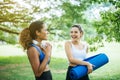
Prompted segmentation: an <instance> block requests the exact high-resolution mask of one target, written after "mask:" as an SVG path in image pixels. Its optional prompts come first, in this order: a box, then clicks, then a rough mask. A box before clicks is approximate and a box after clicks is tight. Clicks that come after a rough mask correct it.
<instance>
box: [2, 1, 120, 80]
mask: <svg viewBox="0 0 120 80" xmlns="http://www.w3.org/2000/svg"><path fill="white" fill-rule="evenodd" d="M35 20H43V21H44V22H45V23H46V25H47V27H48V31H49V33H50V34H49V39H48V41H49V42H50V43H51V44H52V46H53V50H52V59H51V63H50V67H51V71H52V75H53V80H65V76H66V70H67V66H68V61H67V58H66V55H65V51H64V42H65V41H66V40H70V36H69V30H70V27H71V26H72V25H73V24H80V25H81V26H82V28H83V30H84V36H83V38H82V39H83V40H85V41H86V42H87V43H88V44H89V48H90V49H89V54H88V56H92V55H95V54H98V53H105V54H106V55H107V56H108V57H109V63H108V64H106V65H105V66H103V67H101V68H99V69H98V70H96V71H94V72H92V73H91V74H90V79H91V80H120V64H119V61H120V58H119V57H120V1H119V0H0V80H23V79H24V80H34V75H33V72H32V69H31V66H30V64H29V61H28V59H27V56H26V52H24V51H23V49H22V47H21V46H20V45H19V33H20V32H21V30H22V29H23V28H25V27H28V26H29V24H30V23H31V22H32V21H35Z"/></svg>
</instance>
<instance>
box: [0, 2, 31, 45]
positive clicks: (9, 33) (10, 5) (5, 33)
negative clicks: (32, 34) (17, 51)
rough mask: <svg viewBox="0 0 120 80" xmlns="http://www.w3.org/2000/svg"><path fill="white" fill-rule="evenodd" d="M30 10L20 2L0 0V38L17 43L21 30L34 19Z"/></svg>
mask: <svg viewBox="0 0 120 80" xmlns="http://www.w3.org/2000/svg"><path fill="white" fill-rule="evenodd" d="M29 13H30V11H29V10H28V9H27V8H26V7H23V6H21V5H20V4H19V3H17V2H14V1H11V0H4V1H1V2H0V14H1V15H0V35H1V36H0V40H1V41H3V42H8V43H12V44H14V43H16V41H17V37H16V35H18V34H19V31H20V30H21V28H22V27H24V26H27V24H28V22H30V20H31V19H32V17H31V15H30V14H29Z"/></svg>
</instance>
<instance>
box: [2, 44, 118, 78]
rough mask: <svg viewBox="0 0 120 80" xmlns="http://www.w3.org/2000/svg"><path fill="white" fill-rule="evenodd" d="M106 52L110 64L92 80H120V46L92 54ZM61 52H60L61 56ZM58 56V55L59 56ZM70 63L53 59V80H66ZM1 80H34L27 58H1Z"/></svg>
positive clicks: (105, 48)
mask: <svg viewBox="0 0 120 80" xmlns="http://www.w3.org/2000/svg"><path fill="white" fill-rule="evenodd" d="M61 51H63V50H61ZM99 52H105V53H106V54H107V55H108V57H109V63H107V64H106V65H104V66H103V67H101V68H99V69H97V70H95V71H93V72H92V73H91V74H90V75H89V76H90V79H91V80H120V63H119V61H120V44H118V43H115V44H113V43H112V44H111V43H110V44H108V43H107V44H106V46H105V47H104V48H100V49H99V50H98V51H96V52H94V53H91V54H92V55H94V54H95V53H99ZM60 53H61V52H59V54H60ZM59 54H58V55H59ZM67 66H68V62H67V59H63V58H53V57H52V58H51V63H50V68H51V71H52V76H53V80H65V77H66V71H67ZM0 80H34V74H33V71H32V69H31V66H30V64H29V61H28V59H27V56H26V55H24V56H10V57H6V56H5V57H3V56H1V57H0Z"/></svg>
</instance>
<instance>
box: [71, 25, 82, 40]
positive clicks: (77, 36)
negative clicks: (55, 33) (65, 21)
mask: <svg viewBox="0 0 120 80" xmlns="http://www.w3.org/2000/svg"><path fill="white" fill-rule="evenodd" d="M70 36H71V38H72V40H73V41H78V40H80V38H81V36H82V33H81V32H80V30H79V29H78V28H77V27H72V28H71V31H70Z"/></svg>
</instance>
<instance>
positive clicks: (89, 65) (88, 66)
mask: <svg viewBox="0 0 120 80" xmlns="http://www.w3.org/2000/svg"><path fill="white" fill-rule="evenodd" d="M87 63H88V64H87V68H88V74H89V73H91V72H92V71H93V65H92V64H91V63H89V62H87Z"/></svg>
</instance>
